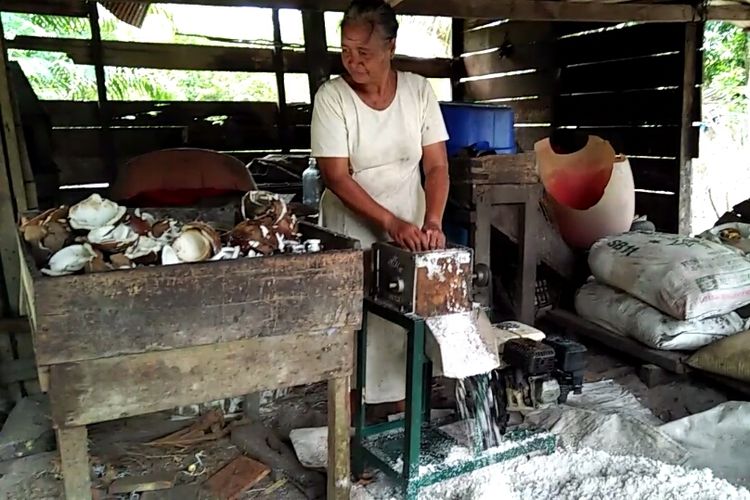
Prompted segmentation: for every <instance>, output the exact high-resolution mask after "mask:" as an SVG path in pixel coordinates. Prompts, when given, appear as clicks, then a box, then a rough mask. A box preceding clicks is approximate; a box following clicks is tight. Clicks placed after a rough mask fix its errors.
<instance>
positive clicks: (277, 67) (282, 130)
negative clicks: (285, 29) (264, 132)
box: [271, 9, 289, 153]
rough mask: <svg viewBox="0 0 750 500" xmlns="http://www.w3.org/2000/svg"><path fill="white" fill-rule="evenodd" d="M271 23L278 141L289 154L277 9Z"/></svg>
mask: <svg viewBox="0 0 750 500" xmlns="http://www.w3.org/2000/svg"><path fill="white" fill-rule="evenodd" d="M271 20H272V22H273V71H274V74H275V76H276V95H277V98H278V105H279V139H280V141H281V150H282V151H283V152H285V153H288V152H289V129H288V127H287V123H288V120H287V111H286V82H285V79H284V50H283V45H282V42H281V21H279V9H273V10H272V11H271Z"/></svg>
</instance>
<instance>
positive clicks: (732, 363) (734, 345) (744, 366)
mask: <svg viewBox="0 0 750 500" xmlns="http://www.w3.org/2000/svg"><path fill="white" fill-rule="evenodd" d="M687 364H688V365H689V366H691V367H693V368H696V369H698V370H703V371H705V372H708V373H715V374H717V375H723V376H724V377H729V378H733V379H735V380H741V381H743V382H748V383H750V332H742V333H738V334H737V335H733V336H732V337H730V338H726V339H723V340H720V341H719V342H716V343H715V344H712V345H710V346H707V347H704V348H703V349H701V350H700V351H698V352H696V353H695V354H693V355H692V356H690V358H688V360H687Z"/></svg>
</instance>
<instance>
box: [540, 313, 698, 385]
mask: <svg viewBox="0 0 750 500" xmlns="http://www.w3.org/2000/svg"><path fill="white" fill-rule="evenodd" d="M541 321H543V322H545V323H552V324H553V325H554V326H556V327H557V328H559V329H561V330H562V331H563V332H564V333H565V334H567V335H568V336H573V337H586V339H588V340H593V341H595V342H597V343H599V344H601V345H604V346H606V347H608V348H610V349H612V350H615V351H617V352H618V353H619V354H620V355H622V356H630V357H632V358H635V359H640V360H641V361H645V362H647V363H651V364H654V365H656V366H660V367H662V368H664V369H665V370H668V371H670V372H672V373H678V374H683V373H685V372H686V371H687V367H686V366H685V365H684V361H685V360H686V359H687V358H688V354H686V353H684V352H681V351H663V350H659V349H652V348H651V347H648V346H646V345H644V344H641V343H640V342H638V341H637V340H634V339H632V338H629V337H624V336H622V335H620V334H618V333H614V332H612V331H610V330H608V329H606V328H602V327H601V326H598V325H595V324H594V323H592V322H590V321H588V320H585V319H583V318H581V317H580V316H578V315H576V314H574V313H572V312H568V311H565V310H563V309H553V310H551V311H548V312H547V313H545V314H544V316H542V319H541Z"/></svg>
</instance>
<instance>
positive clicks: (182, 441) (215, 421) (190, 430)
mask: <svg viewBox="0 0 750 500" xmlns="http://www.w3.org/2000/svg"><path fill="white" fill-rule="evenodd" d="M227 434H229V428H228V427H227V426H226V423H225V421H224V414H223V413H222V412H221V410H218V409H217V410H211V411H209V412H208V413H206V414H205V415H203V416H202V417H201V418H200V419H198V421H197V422H195V423H193V424H192V425H191V426H189V427H186V428H185V429H181V430H179V431H177V432H173V433H172V434H169V435H167V436H164V437H162V438H159V439H155V440H153V441H150V442H149V443H148V444H149V445H151V446H178V447H179V446H191V445H194V444H197V443H202V442H205V441H213V440H216V439H220V438H223V437H224V436H226V435H227Z"/></svg>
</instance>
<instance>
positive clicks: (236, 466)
mask: <svg viewBox="0 0 750 500" xmlns="http://www.w3.org/2000/svg"><path fill="white" fill-rule="evenodd" d="M270 473H271V469H270V468H269V467H268V466H266V465H265V464H262V463H260V462H258V461H257V460H253V459H252V458H248V457H245V456H241V457H237V458H235V459H234V460H232V461H231V462H230V463H228V464H227V465H226V466H225V467H224V468H223V469H221V470H220V471H219V472H217V473H216V474H214V475H213V476H211V477H210V478H209V479H208V480H207V481H206V482H205V483H204V488H205V489H206V490H207V491H209V492H210V493H211V494H213V495H214V496H215V497H216V498H221V499H225V500H237V499H239V498H240V495H241V494H242V493H243V492H245V491H247V490H249V489H250V488H251V487H252V486H255V485H256V484H258V483H259V482H260V481H261V480H262V479H263V478H264V477H266V476H267V475H268V474H270Z"/></svg>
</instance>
